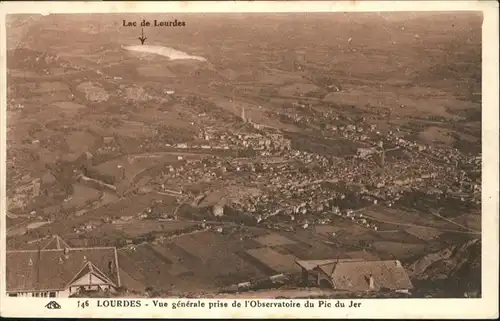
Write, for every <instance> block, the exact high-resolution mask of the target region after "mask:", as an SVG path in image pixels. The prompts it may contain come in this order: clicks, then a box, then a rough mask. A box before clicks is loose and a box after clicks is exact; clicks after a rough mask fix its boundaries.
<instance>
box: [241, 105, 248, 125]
mask: <svg viewBox="0 0 500 321" xmlns="http://www.w3.org/2000/svg"><path fill="white" fill-rule="evenodd" d="M241 119H242V120H243V122H245V123H246V122H247V118H246V116H245V107H242V108H241Z"/></svg>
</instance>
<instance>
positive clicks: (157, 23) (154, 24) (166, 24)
mask: <svg viewBox="0 0 500 321" xmlns="http://www.w3.org/2000/svg"><path fill="white" fill-rule="evenodd" d="M137 26H140V27H185V26H186V22H185V21H179V20H177V19H175V20H170V21H162V20H156V19H155V20H153V22H151V21H148V20H145V19H143V20H142V21H141V23H140V24H138V23H137V22H136V21H127V20H125V19H123V27H137Z"/></svg>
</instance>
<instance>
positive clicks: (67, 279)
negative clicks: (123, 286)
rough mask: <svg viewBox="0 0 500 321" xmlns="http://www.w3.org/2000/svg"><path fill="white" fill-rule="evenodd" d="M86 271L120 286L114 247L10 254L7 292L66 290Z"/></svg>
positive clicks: (43, 250)
mask: <svg viewBox="0 0 500 321" xmlns="http://www.w3.org/2000/svg"><path fill="white" fill-rule="evenodd" d="M89 263H90V264H89ZM85 267H87V268H92V271H96V272H95V273H98V274H99V275H101V274H102V275H103V276H104V277H105V278H106V279H107V280H110V281H111V282H112V284H113V285H115V286H120V277H119V273H118V270H119V268H118V258H117V254H116V248H114V247H96V248H66V249H42V250H29V251H23V250H20V251H7V254H6V270H7V284H6V285H7V291H8V292H23V291H43V290H44V291H49V290H64V289H66V288H67V286H68V285H69V284H70V283H71V282H72V281H74V280H75V278H77V276H78V274H80V272H82V269H83V268H85Z"/></svg>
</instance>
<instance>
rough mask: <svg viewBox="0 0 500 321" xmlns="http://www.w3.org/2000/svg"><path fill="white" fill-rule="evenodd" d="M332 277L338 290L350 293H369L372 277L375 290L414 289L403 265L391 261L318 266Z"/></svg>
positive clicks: (340, 262)
mask: <svg viewBox="0 0 500 321" xmlns="http://www.w3.org/2000/svg"><path fill="white" fill-rule="evenodd" d="M318 268H319V269H320V270H321V271H323V272H324V273H325V274H326V275H328V276H330V278H331V280H332V282H333V284H334V286H335V288H336V289H341V290H349V291H369V290H370V282H369V279H370V275H371V276H372V277H373V279H374V289H372V290H375V291H379V290H381V289H389V290H405V289H412V288H413V285H412V284H411V281H410V278H409V276H408V274H407V273H406V271H405V269H404V268H403V267H402V266H401V263H399V261H396V260H390V261H359V260H355V261H351V260H349V261H347V260H339V261H338V262H333V263H329V264H324V265H320V266H318Z"/></svg>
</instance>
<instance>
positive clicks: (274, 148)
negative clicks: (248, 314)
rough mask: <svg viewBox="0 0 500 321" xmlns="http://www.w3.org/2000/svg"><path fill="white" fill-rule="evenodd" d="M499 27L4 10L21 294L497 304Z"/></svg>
mask: <svg viewBox="0 0 500 321" xmlns="http://www.w3.org/2000/svg"><path fill="white" fill-rule="evenodd" d="M483 22H484V15H483V12H482V11H398V12H396V11H392V12H391V11H373V12H356V11H353V12H233V13H217V12H204V13H203V12H199V13H196V12H192V13H187V12H184V13H182V12H177V13H160V12H149V13H147V12H138V13H134V12H124V13H119V12H113V13H111V12H107V13H106V12H103V13H99V12H95V13H37V14H36V13H29V14H22V13H16V14H6V15H5V33H6V39H5V40H6V48H5V49H6V52H5V57H6V70H7V75H6V104H5V106H6V111H5V117H4V120H5V123H4V124H5V127H6V130H5V133H6V137H5V153H6V154H5V155H6V156H5V160H6V165H5V186H6V187H5V218H4V220H3V222H4V223H5V236H4V238H5V274H4V275H5V288H3V291H4V292H5V293H3V294H2V295H3V296H6V297H9V298H25V299H26V298H45V301H44V302H45V303H48V302H50V304H47V306H46V308H47V309H58V308H60V307H57V306H58V305H59V303H60V302H59V301H57V300H58V299H59V298H79V300H78V305H80V302H84V301H81V300H83V299H99V300H98V301H97V307H108V306H110V307H120V306H121V305H119V304H121V303H118V305H116V304H117V302H121V301H115V300H111V299H133V298H142V299H168V298H185V299H192V298H202V299H286V300H287V301H289V300H291V299H322V300H326V299H334V301H332V302H340V301H336V300H341V299H342V300H343V299H347V301H345V302H346V303H340V304H342V307H344V304H345V306H346V307H349V304H354V305H355V304H356V303H352V302H353V301H350V300H356V299H365V298H377V299H391V298H392V299H393V298H400V299H423V298H428V299H429V298H449V299H470V298H482V296H483V288H482V285H483V286H484V284H485V283H482V267H483V264H482V251H481V249H482V247H483V246H485V245H484V241H483V238H482V222H483V215H484V214H482V206H483V202H482V191H483V189H484V187H483V185H482V174H483V170H482V168H483V162H484V159H483V158H482V152H483V151H484V149H483V144H486V143H487V142H485V141H484V139H482V138H483V136H482V128H483V121H482V120H483V119H484V115H483V113H484V112H483V108H482V102H483V100H482V99H483V92H484V91H483V83H482V76H483V74H482V73H483V70H485V69H483V55H482V49H483V45H484V44H483V40H482V39H484V38H482V28H483ZM496 90H498V88H497V89H496ZM2 98H3V97H2ZM496 109H498V106H496ZM486 117H488V116H486ZM497 130H498V128H497ZM2 139H4V138H2ZM497 139H498V135H497ZM497 157H498V155H497ZM2 180H3V178H2ZM2 183H4V182H2ZM497 189H498V186H497ZM2 197H3V196H2ZM497 206H498V204H497ZM492 210H493V209H492ZM483 211H484V209H483ZM496 211H497V213H498V208H497V209H496ZM2 215H3V213H2ZM483 226H484V225H483ZM492 228H494V227H492ZM483 253H484V252H483ZM483 282H484V281H483ZM50 300H54V301H50ZM57 302H59V303H57ZM75 302H76V301H75ZM87 302H88V301H87ZM126 302H134V301H126ZM214 302H215V301H214ZM217 302H219V301H217ZM221 302H222V301H221ZM246 302H256V303H254V306H252V305H251V304H250V303H249V304H250V305H249V307H259V304H261V303H258V301H246ZM324 302H325V303H323V304H324V305H327V304H331V303H326V302H330V301H324ZM349 302H351V303H349ZM45 303H44V304H45ZM87 304H88V303H87ZM142 304H143V305H144V303H142ZM156 304H157V303H155V305H156ZM189 304H191V307H197V306H196V304H197V303H196V301H195V302H194V303H193V302H191V303H189ZM217 304H219V303H217ZM245 304H246V303H245ZM359 304H361V303H359ZM61 305H63V304H61ZM139 305H140V304H139ZM186 307H189V305H186ZM213 307H217V305H214V306H213ZM320 307H321V304H320ZM174 308H175V307H174Z"/></svg>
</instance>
